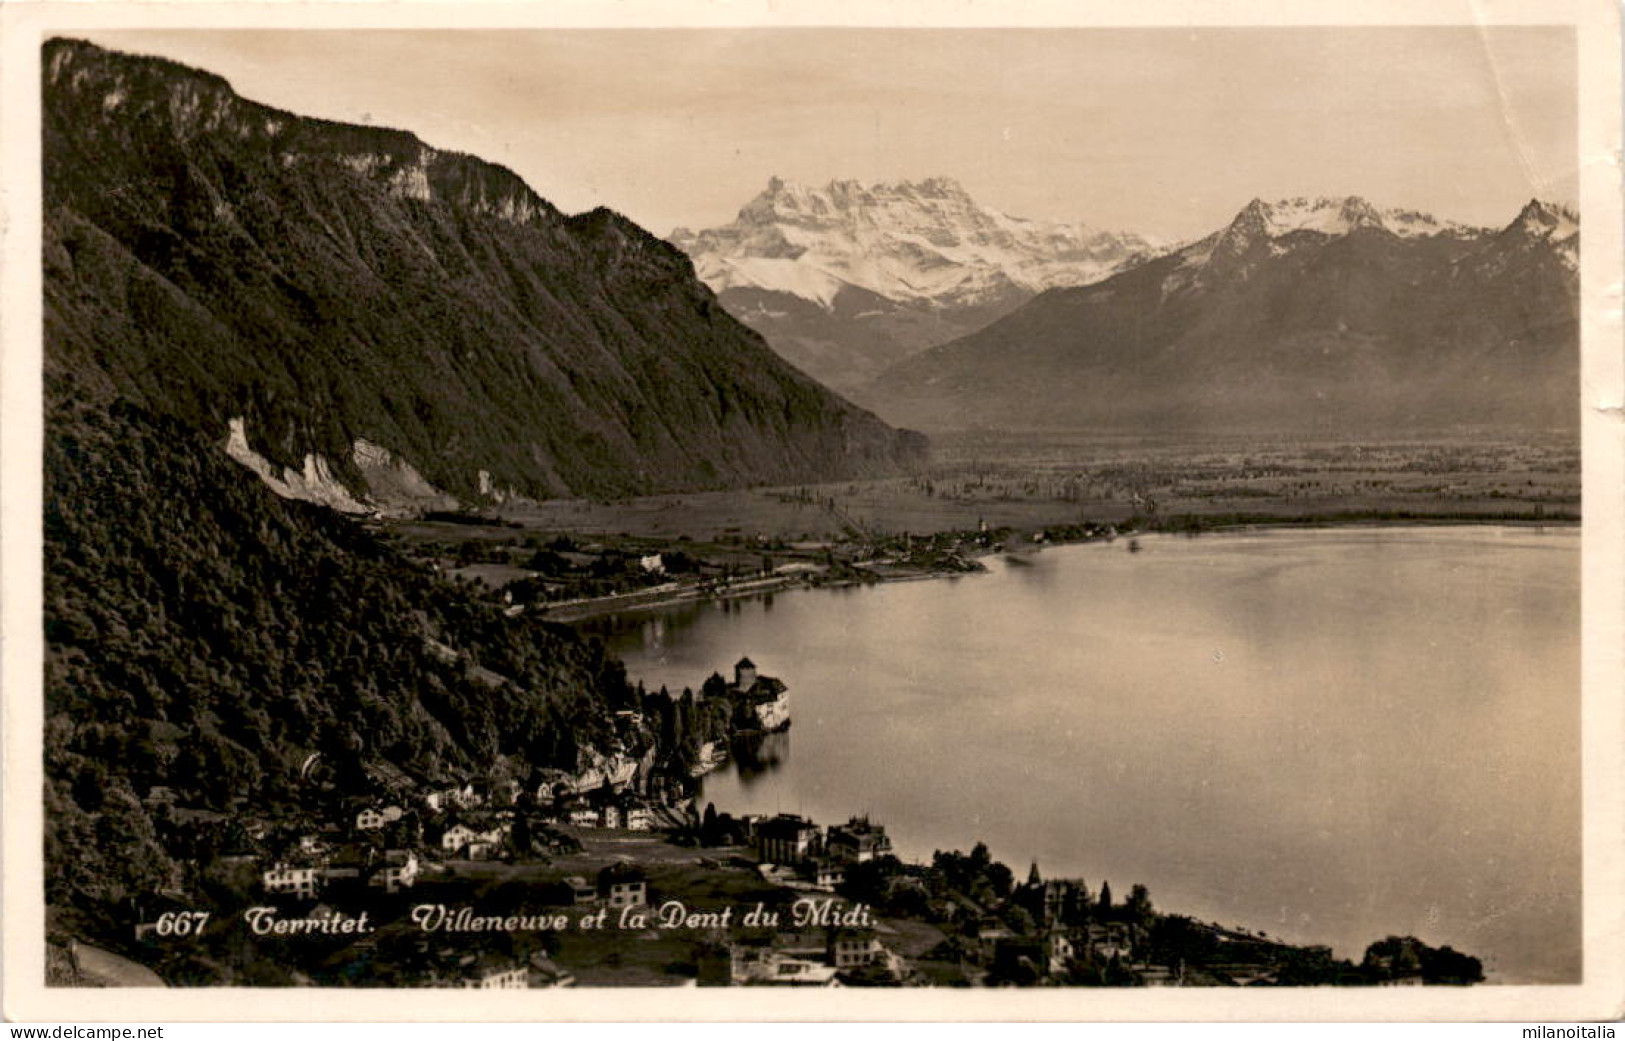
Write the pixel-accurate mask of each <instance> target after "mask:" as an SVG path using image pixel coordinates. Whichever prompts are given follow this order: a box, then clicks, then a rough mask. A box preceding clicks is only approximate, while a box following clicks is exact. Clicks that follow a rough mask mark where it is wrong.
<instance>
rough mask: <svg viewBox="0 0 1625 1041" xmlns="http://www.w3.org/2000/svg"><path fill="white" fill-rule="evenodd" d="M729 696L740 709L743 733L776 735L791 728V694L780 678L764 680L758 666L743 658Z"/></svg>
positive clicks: (737, 664)
mask: <svg viewBox="0 0 1625 1041" xmlns="http://www.w3.org/2000/svg"><path fill="white" fill-rule="evenodd" d="M728 692H729V694H730V695H732V697H733V699H734V704H735V705H737V706H738V710H737V711H738V716H739V718H740V722H741V728H742V729H751V730H765V731H770V732H771V731H775V730H784V729H785V728H787V727H788V726H789V725H790V691H789V688H788V687H786V686H785V685H784V683H783V682H782V681H781V680H779V679H778V678H777V677H776V676H761V675H758V674H757V672H756V663H755V662H753V661H751V660H750V659H749V658H740V659H739V661H738V662H737V663H736V664H735V665H734V681H733V683H732V684H730V685H729V688H728Z"/></svg>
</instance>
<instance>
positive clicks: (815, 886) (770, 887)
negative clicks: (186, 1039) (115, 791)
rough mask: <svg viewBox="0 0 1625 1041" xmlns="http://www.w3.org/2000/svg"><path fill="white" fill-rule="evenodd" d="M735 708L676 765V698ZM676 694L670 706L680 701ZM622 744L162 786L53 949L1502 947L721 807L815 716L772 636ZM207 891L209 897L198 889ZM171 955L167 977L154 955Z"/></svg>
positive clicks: (854, 825)
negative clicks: (1313, 931)
mask: <svg viewBox="0 0 1625 1041" xmlns="http://www.w3.org/2000/svg"><path fill="white" fill-rule="evenodd" d="M674 715H678V716H683V717H690V718H704V717H707V716H709V717H710V718H716V719H725V720H726V723H725V725H724V726H723V727H722V731H721V733H719V734H717V738H718V739H716V740H707V741H704V742H702V743H700V744H699V745H698V747H697V754H695V755H692V756H688V757H679V760H678V761H680V762H686V763H687V765H686V767H684V768H683V769H680V770H673V769H671V768H669V766H662V765H661V764H663V763H668V764H669V763H670V762H671V760H669V759H666V758H664V757H663V755H662V752H663V749H662V747H661V743H660V739H659V734H660V733H661V732H662V730H664V731H665V732H668V733H669V732H670V730H671V727H672V722H671V717H672V716H674ZM662 716H665V717H667V718H666V720H665V721H664V722H663V721H662V719H661V717H662ZM616 721H617V727H618V728H619V733H620V741H619V745H620V751H619V752H617V753H616V754H614V755H610V756H607V757H603V758H602V759H601V760H599V761H596V762H594V763H593V764H592V765H591V766H590V767H588V768H587V769H585V770H582V771H581V772H579V773H574V774H569V773H563V772H557V771H555V772H548V773H544V774H541V775H539V776H535V777H532V778H529V779H527V780H526V781H524V782H521V781H519V780H518V779H516V778H489V777H486V778H474V777H456V778H448V777H442V778H434V779H431V778H424V777H415V776H412V775H410V774H408V773H406V772H404V771H401V770H398V769H393V770H379V769H377V768H376V767H375V766H374V767H370V768H367V769H365V770H364V771H363V776H361V777H350V778H349V780H348V783H346V784H344V785H343V787H341V786H340V784H339V783H338V782H339V780H340V778H341V777H343V776H344V775H345V767H344V766H343V765H342V764H334V763H330V762H324V761H323V758H322V757H321V756H320V755H312V756H311V757H310V758H309V759H308V760H307V761H305V762H303V763H301V764H300V766H299V770H300V774H301V780H302V783H303V785H304V793H305V794H304V799H303V808H302V810H301V812H299V813H297V814H291V815H290V816H289V817H287V818H283V819H270V818H266V817H264V816H261V815H254V814H246V813H238V812H232V811H230V810H227V811H224V812H217V811H210V810H206V809H200V808H197V807H194V806H188V805H186V800H185V799H184V798H183V797H181V796H180V795H178V793H176V792H175V791H174V790H172V789H170V788H166V787H155V788H153V789H152V790H150V791H149V792H148V793H147V795H146V798H145V800H144V801H145V802H146V803H147V805H148V807H149V809H150V810H151V811H152V812H153V814H154V818H155V819H156V820H157V821H158V822H159V825H160V827H161V828H163V829H164V831H165V833H166V838H167V837H171V836H173V837H174V838H175V839H176V840H178V841H179V843H180V844H181V845H182V846H184V847H188V848H191V849H192V850H193V851H194V856H193V857H192V858H189V859H187V860H184V861H182V862H181V870H182V872H183V875H182V877H177V878H175V879H174V883H175V884H174V886H173V888H172V889H171V890H169V891H168V892H167V893H159V894H155V895H153V896H151V897H147V898H142V899H138V900H132V901H131V903H130V907H129V915H130V917H129V920H130V923H131V924H130V927H129V932H128V935H127V936H126V937H124V938H123V939H124V940H125V943H123V944H121V950H122V951H123V953H122V954H119V953H115V952H113V951H108V950H104V949H101V948H96V947H92V946H88V945H85V944H81V943H79V942H77V941H70V942H68V943H66V944H63V945H56V944H53V945H52V947H51V958H50V967H51V972H52V977H53V979H54V980H56V981H58V982H60V983H64V984H93V985H94V984H96V983H101V984H103V985H107V984H110V983H116V982H119V981H121V980H123V981H126V982H128V981H129V980H131V979H137V978H147V979H149V980H156V979H162V980H165V981H168V982H170V983H171V984H172V985H185V984H188V983H192V984H204V983H219V982H243V983H255V984H260V985H266V984H285V985H287V984H306V985H310V984H316V985H332V986H418V987H451V988H477V989H511V988H528V987H571V986H576V985H590V986H622V985H641V986H758V985H778V986H816V987H840V986H918V987H933V986H949V987H987V986H1147V987H1168V986H1310V985H1342V986H1372V985H1381V986H1404V985H1415V984H1423V983H1456V984H1465V983H1472V982H1476V981H1478V980H1481V979H1482V978H1483V973H1482V966H1481V964H1480V962H1479V960H1478V959H1476V958H1473V957H1470V956H1469V955H1467V954H1464V953H1460V952H1457V951H1455V950H1453V949H1451V948H1450V947H1448V946H1446V947H1443V948H1433V947H1430V946H1429V945H1427V944H1425V943H1422V942H1421V941H1419V940H1417V939H1415V938H1411V937H1387V938H1381V939H1379V940H1378V941H1377V942H1373V943H1372V944H1371V946H1370V947H1369V949H1368V950H1367V951H1366V952H1365V954H1364V957H1363V958H1362V959H1361V960H1360V961H1359V962H1357V963H1356V962H1352V961H1349V960H1346V959H1343V960H1340V959H1337V958H1335V957H1334V955H1333V951H1332V949H1331V948H1330V947H1329V946H1302V945H1294V944H1290V943H1287V942H1284V941H1282V940H1279V939H1272V938H1271V937H1269V936H1268V935H1266V934H1265V933H1263V932H1262V931H1252V930H1248V929H1246V928H1245V927H1242V926H1222V925H1219V924H1217V923H1210V922H1203V921H1197V920H1195V919H1192V918H1190V917H1186V916H1181V915H1178V914H1175V913H1169V912H1166V911H1159V910H1158V909H1156V908H1155V907H1154V905H1153V903H1152V900H1151V895H1150V893H1149V892H1148V891H1147V890H1146V888H1145V887H1144V886H1141V885H1132V886H1127V887H1124V890H1123V891H1122V895H1121V898H1114V896H1113V893H1112V889H1111V884H1110V882H1109V880H1102V881H1101V882H1100V884H1099V886H1098V888H1096V887H1095V886H1094V885H1092V884H1091V882H1090V881H1088V880H1085V879H1080V878H1052V877H1045V876H1044V874H1043V873H1042V871H1041V868H1040V865H1038V864H1037V863H1034V864H1032V865H1030V867H1029V869H1028V870H1027V872H1026V873H1025V875H1024V876H1021V877H1018V876H1017V875H1016V874H1015V873H1014V872H1013V871H1012V869H1011V868H1009V867H1007V866H1006V865H1004V864H1002V863H999V862H997V861H995V860H993V859H992V857H991V856H990V855H989V852H988V849H987V847H986V846H985V845H982V844H979V843H978V844H974V846H973V848H972V849H971V850H970V851H969V852H960V851H939V852H938V853H936V854H935V855H934V856H933V857H932V858H931V860H930V861H929V862H908V861H904V860H902V859H899V858H898V857H897V856H896V855H895V854H894V850H893V843H892V839H891V837H890V836H889V835H888V833H887V829H886V826H885V825H884V824H883V823H882V822H880V821H873V820H870V819H869V818H868V817H867V816H862V815H854V816H852V817H850V818H849V819H847V820H845V821H831V822H818V821H814V820H810V819H807V818H805V817H803V816H799V815H796V814H788V813H783V814H777V815H772V816H768V815H753V814H746V815H739V816H734V815H730V814H728V813H719V812H717V810H716V808H715V807H714V806H713V805H710V804H706V805H704V806H703V807H701V806H700V805H699V802H698V800H697V799H696V798H695V793H696V791H697V789H698V786H699V782H700V781H701V780H702V779H703V777H704V776H705V775H706V774H708V773H710V772H711V771H713V770H715V769H717V768H718V767H719V766H721V765H723V764H724V763H725V762H727V761H728V760H729V758H730V757H731V756H735V755H743V756H749V755H751V754H752V748H753V746H759V745H760V743H761V742H762V741H763V740H764V738H766V737H768V736H769V735H776V736H778V737H780V738H783V737H787V736H790V735H788V734H787V733H786V732H787V731H789V729H790V727H791V723H792V716H791V710H790V692H789V690H788V688H787V685H786V684H785V682H784V681H783V680H781V679H779V678H777V677H774V676H768V675H764V674H761V673H760V672H758V669H757V666H756V664H755V663H754V662H752V661H751V660H750V659H749V658H748V657H747V658H742V659H740V660H739V661H738V662H737V663H736V664H735V665H734V667H733V670H732V679H731V680H730V681H725V680H724V679H723V677H721V676H720V675H713V676H712V677H711V678H710V679H709V680H708V681H707V682H706V683H705V684H703V685H702V686H701V687H700V689H699V692H698V693H696V692H694V691H692V690H685V691H683V692H682V694H681V695H680V696H676V697H674V696H673V695H671V694H670V693H669V692H667V691H665V690H661V691H659V692H656V693H646V694H645V695H644V697H643V699H642V704H641V705H640V706H638V707H633V708H626V709H623V710H620V711H619V712H617V717H616ZM200 895H202V896H206V900H207V902H200V900H199V896H200ZM153 968H156V969H157V970H158V971H159V972H160V973H161V975H160V976H151V973H152V970H153Z"/></svg>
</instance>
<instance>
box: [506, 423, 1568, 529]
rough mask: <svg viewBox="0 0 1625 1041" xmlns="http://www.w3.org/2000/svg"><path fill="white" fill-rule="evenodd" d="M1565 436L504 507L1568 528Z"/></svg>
mask: <svg viewBox="0 0 1625 1041" xmlns="http://www.w3.org/2000/svg"><path fill="white" fill-rule="evenodd" d="M1579 464H1580V453H1579V446H1578V444H1577V443H1576V442H1575V441H1574V440H1573V439H1559V438H1555V437H1554V438H1551V439H1549V440H1533V439H1530V440H1517V441H1514V440H1499V441H1496V440H1469V439H1465V438H1463V439H1459V440H1454V441H1395V442H1360V443H1332V442H1327V443H1321V444H1316V443H1306V442H1292V443H1286V442H1269V441H1250V440H1243V439H1236V440H1232V441H1225V440H1220V439H1215V440H1210V441H1206V442H1203V443H1200V444H1191V443H1182V442H1177V441H1169V442H1161V443H1159V442H1148V441H1143V440H1132V441H1131V440H1126V439H1121V438H1117V439H1099V438H1090V437H1088V436H1086V435H1055V434H1049V435H1042V436H1033V437H1019V436H1016V435H991V436H990V435H984V436H980V437H975V436H971V435H961V436H958V437H953V438H942V439H939V440H938V441H937V442H936V443H935V445H934V453H933V460H932V462H931V464H930V465H929V466H927V467H924V468H922V469H921V470H920V471H919V472H918V473H917V474H915V475H912V476H909V477H899V478H892V479H888V480H871V481H856V482H841V483H836V484H823V485H809V486H805V487H796V488H771V489H753V490H749V491H737V492H706V493H699V494H686V495H663V496H650V497H646V498H640V499H630V500H622V501H617V502H587V501H582V500H572V501H561V502H547V503H541V504H538V505H534V506H524V507H515V508H512V509H510V510H507V511H505V512H504V516H505V517H506V518H507V519H510V520H513V521H517V522H518V523H520V524H521V525H523V526H524V527H525V528H527V529H533V530H535V529H539V530H544V531H568V532H576V533H582V534H593V535H606V536H617V535H624V536H630V537H654V538H677V537H680V536H687V537H688V538H690V539H694V540H708V541H709V540H715V539H718V538H721V537H724V536H728V535H742V536H745V537H746V538H751V537H754V536H756V535H758V534H761V535H766V536H768V537H770V538H779V539H787V540H791V541H794V540H799V539H807V540H820V539H828V538H837V537H841V536H843V535H850V534H852V533H853V532H854V531H856V532H858V533H862V534H872V535H885V534H900V533H903V532H913V533H916V534H919V533H925V532H932V531H945V530H965V529H969V528H974V527H976V526H977V524H978V522H979V521H985V522H986V523H987V524H988V526H990V527H1003V526H1008V527H1013V528H1017V529H1025V528H1028V527H1043V526H1044V525H1048V524H1063V523H1077V522H1079V521H1084V520H1094V521H1101V522H1116V521H1121V520H1123V519H1125V518H1127V517H1131V516H1139V517H1147V516H1161V517H1170V516H1177V515H1182V514H1191V515H1199V516H1209V517H1212V516H1215V515H1223V514H1244V515H1249V516H1251V515H1260V516H1270V517H1281V518H1296V517H1313V516H1324V517H1329V518H1336V517H1337V516H1338V515H1345V514H1372V515H1379V514H1383V513H1394V514H1423V515H1437V516H1444V517H1453V518H1455V517H1459V518H1471V517H1503V516H1526V517H1528V518H1530V519H1552V520H1556V519H1577V518H1578V516H1579V506H1580V470H1579Z"/></svg>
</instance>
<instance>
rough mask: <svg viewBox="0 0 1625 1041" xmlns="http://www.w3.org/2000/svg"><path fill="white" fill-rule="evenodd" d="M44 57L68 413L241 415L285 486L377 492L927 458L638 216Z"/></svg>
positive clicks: (389, 141) (51, 307)
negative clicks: (590, 208) (808, 371)
mask: <svg viewBox="0 0 1625 1041" xmlns="http://www.w3.org/2000/svg"><path fill="white" fill-rule="evenodd" d="M43 68H44V80H45V82H44V111H43V118H44V149H45V170H44V174H45V207H46V226H45V276H46V279H45V280H46V329H47V351H46V355H47V381H48V387H49V392H50V393H51V394H52V395H53V396H54V397H56V398H58V399H68V398H71V399H79V400H87V399H90V400H109V399H113V398H123V399H127V400H129V401H132V402H134V403H136V404H138V405H140V406H141V407H143V408H146V409H148V410H150V411H152V412H154V413H156V414H162V415H169V416H173V417H177V418H180V419H182V420H184V421H186V422H187V423H189V424H191V425H193V426H195V427H196V428H198V429H202V430H207V431H209V432H210V433H211V434H213V435H215V436H218V438H219V440H220V442H221V444H222V445H225V443H226V442H227V438H228V431H230V430H231V429H232V422H233V420H239V421H240V424H239V428H240V430H241V432H242V439H243V440H245V442H246V445H245V447H246V448H247V449H249V450H251V451H252V452H254V453H256V454H258V455H259V456H262V457H263V458H264V459H265V460H266V462H267V466H268V468H270V469H271V470H272V476H275V477H278V478H279V479H281V478H282V477H286V476H289V474H290V473H291V474H301V475H302V474H304V473H306V472H309V471H312V469H313V468H314V469H315V470H317V471H321V472H325V473H327V474H329V475H330V476H331V478H332V480H333V481H335V482H337V483H338V484H339V485H342V486H343V487H344V488H346V489H348V491H349V492H350V493H351V494H353V496H354V497H355V498H356V499H358V500H363V501H365V500H368V499H369V498H372V499H383V498H388V497H389V495H390V494H391V490H392V489H393V490H396V491H398V490H399V489H400V488H402V487H409V488H410V489H411V490H412V492H413V494H414V495H415V496H416V497H417V498H418V499H421V500H424V501H440V499H442V498H443V497H445V496H452V497H456V498H458V499H462V500H464V501H479V500H481V499H482V498H490V497H492V496H498V495H506V494H520V495H526V496H532V497H545V496H560V495H583V494H586V495H621V494H630V493H641V492H654V491H665V490H677V489H689V488H701V487H722V486H729V485H739V484H746V483H757V482H779V481H801V480H818V479H832V478H836V477H843V476H850V475H855V474H862V473H868V472H877V471H883V470H887V469H890V468H893V467H895V466H898V465H900V464H902V463H904V462H906V461H908V460H910V459H912V458H914V457H915V456H917V455H918V454H919V453H920V451H921V450H922V442H921V440H920V439H919V438H918V436H917V435H910V434H907V433H906V432H898V431H895V430H892V429H890V428H888V427H887V426H885V425H884V424H883V423H881V422H880V421H879V420H877V419H876V418H875V417H874V416H872V415H870V414H869V413H867V412H864V411H862V410H860V409H858V408H856V407H854V406H852V405H851V404H849V403H847V402H846V401H843V400H842V399H840V398H838V397H836V396H835V395H833V394H831V393H830V392H828V391H827V390H825V389H824V388H823V387H821V386H819V385H818V384H816V383H814V382H813V381H812V380H810V379H808V378H807V377H805V376H804V375H802V374H801V373H798V372H796V371H794V370H793V369H791V368H790V367H789V366H787V365H785V364H784V363H783V362H782V361H781V360H780V359H779V358H778V357H777V356H776V355H774V354H773V352H772V351H771V350H769V349H768V348H767V347H766V345H765V344H763V343H762V341H761V339H760V338H759V337H758V336H757V335H756V334H754V333H752V332H751V331H750V330H748V329H746V328H745V327H743V326H741V325H740V324H739V323H738V322H736V321H735V320H734V319H732V318H731V317H729V316H728V314H727V313H726V312H725V311H724V310H723V309H722V308H720V307H718V306H717V304H716V301H715V298H714V297H713V295H712V294H711V293H710V291H709V290H707V289H706V288H705V287H704V286H703V285H701V284H700V283H699V282H698V281H697V280H696V279H695V278H694V275H693V270H692V266H691V265H690V263H689V261H688V259H687V258H686V257H685V256H684V255H683V254H682V253H680V252H679V251H677V250H675V249H673V248H672V247H671V246H669V245H667V244H666V243H664V242H662V241H661V240H659V239H658V238H656V237H654V236H652V235H650V234H648V233H646V232H645V231H643V230H642V229H641V228H639V227H637V226H636V225H634V224H632V223H631V222H629V221H627V220H625V219H624V218H622V217H620V216H618V215H616V214H614V213H612V212H610V211H607V210H598V211H594V212H592V213H587V214H583V215H580V216H575V217H567V216H565V215H563V214H561V213H560V212H559V211H558V210H556V209H555V208H554V207H552V206H551V205H549V204H548V203H547V202H546V201H545V200H543V199H541V198H539V197H538V196H537V195H536V194H535V193H534V192H532V191H531V190H530V189H529V188H528V187H526V186H525V184H524V183H523V182H522V181H521V180H520V179H519V178H518V177H517V176H515V175H514V174H513V173H511V172H510V171H508V170H505V169H503V168H502V167H499V166H495V165H492V164H489V163H485V162H482V161H480V160H478V159H475V158H473V157H470V156H464V155H457V154H452V153H446V152H441V151H438V150H436V149H433V148H431V147H429V146H427V145H425V144H423V143H422V142H420V141H418V140H417V139H416V138H414V137H413V136H411V135H410V134H407V133H403V132H400V131H394V130H385V129H378V128H373V127H358V126H347V125H341V124H336V123H330V122H326V121H321V120H314V119H304V118H301V117H298V116H295V115H292V114H290V113H287V112H282V111H278V110H276V109H272V108H269V107H266V106H264V105H259V104H256V103H254V102H251V101H247V100H245V99H242V98H240V97H238V96H237V95H236V94H235V93H233V92H232V90H231V88H230V86H229V85H228V84H227V83H226V82H225V81H224V80H222V79H220V78H219V77H216V76H213V75H210V74H208V73H204V72H199V71H197V70H194V69H189V68H186V67H183V66H180V65H177V64H174V63H172V62H167V61H162V60H157V59H149V58H137V57H132V56H128V55H123V54H117V53H112V52H108V51H104V50H101V49H99V48H96V47H94V46H91V45H89V44H84V43H79V42H75V41H65V40H58V41H52V42H51V43H49V44H47V45H46V48H45V53H44V62H43ZM380 453H382V455H380ZM379 458H386V459H388V460H389V464H388V465H387V466H384V467H379V466H378V465H374V464H376V461H377V460H378V459H379ZM279 469H280V470H282V473H281V474H277V473H276V472H275V471H277V470H279ZM384 471H388V473H389V474H392V475H393V476H391V477H389V479H387V480H381V481H380V482H379V484H380V487H377V488H374V487H372V485H371V483H370V479H371V476H375V475H383V476H388V475H385V474H384ZM403 473H405V474H409V476H410V478H411V479H410V480H406V481H404V482H403V481H402V480H400V479H398V478H400V476H401V475H402V474H403Z"/></svg>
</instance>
